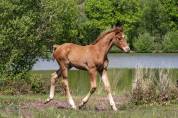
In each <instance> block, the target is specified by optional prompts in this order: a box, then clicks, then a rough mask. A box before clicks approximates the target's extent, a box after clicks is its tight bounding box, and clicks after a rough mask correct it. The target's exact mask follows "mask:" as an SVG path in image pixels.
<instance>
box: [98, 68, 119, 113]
mask: <svg viewBox="0 0 178 118" xmlns="http://www.w3.org/2000/svg"><path fill="white" fill-rule="evenodd" d="M100 75H101V79H102V81H103V83H104V87H105V91H106V92H107V94H108V99H109V103H110V105H111V107H112V109H113V110H114V111H117V108H116V105H115V102H114V100H113V97H112V95H111V88H110V83H109V80H108V75H107V71H106V70H105V69H104V70H103V71H102V72H101V73H100Z"/></svg>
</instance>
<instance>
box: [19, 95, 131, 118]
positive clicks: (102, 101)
mask: <svg viewBox="0 0 178 118" xmlns="http://www.w3.org/2000/svg"><path fill="white" fill-rule="evenodd" d="M113 98H114V101H115V103H116V106H117V107H118V108H119V106H122V105H124V104H127V103H128V101H129V99H130V97H129V95H124V96H114V97H113ZM74 101H75V102H76V105H79V103H80V102H81V99H74ZM49 107H53V108H56V109H71V107H70V105H69V104H68V102H67V100H56V99H54V100H52V101H50V102H49V103H47V104H44V101H39V100H38V101H33V102H29V103H23V104H21V107H20V109H21V113H22V115H23V116H25V117H26V118H28V117H29V118H30V117H31V113H30V110H29V109H31V108H33V109H34V108H35V109H37V110H44V109H46V108H49ZM82 110H96V111H107V110H111V107H110V105H109V102H108V99H107V97H101V96H100V97H94V96H92V98H91V99H90V100H89V102H88V103H87V104H86V106H84V107H83V108H82Z"/></svg>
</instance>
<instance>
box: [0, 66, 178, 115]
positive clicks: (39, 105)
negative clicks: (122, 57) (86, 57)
mask: <svg viewBox="0 0 178 118" xmlns="http://www.w3.org/2000/svg"><path fill="white" fill-rule="evenodd" d="M52 72H53V71H33V72H32V74H36V75H38V76H37V77H39V78H38V79H40V81H44V82H46V83H47V84H50V79H49V78H50V74H51V73H52ZM134 72H135V70H132V69H110V70H109V78H110V83H111V87H112V91H113V95H114V96H115V97H114V98H115V101H116V105H117V107H118V108H119V110H118V111H117V112H114V111H112V110H111V108H110V106H109V104H108V102H107V100H106V96H105V93H104V91H103V87H102V82H101V80H100V79H97V80H98V81H97V85H98V88H97V91H96V93H95V94H94V95H93V96H92V97H91V99H90V100H89V102H88V104H87V105H86V107H84V109H82V110H72V109H70V108H64V109H61V108H57V107H54V106H57V105H58V104H57V103H55V102H54V103H53V104H52V105H47V106H46V107H45V105H43V102H44V100H45V99H46V98H47V97H48V94H28V95H16V96H12V95H0V118H1V117H2V118H21V117H32V118H78V117H80V118H168V117H169V118H177V117H178V100H177V101H173V102H167V103H165V104H164V105H160V104H156V103H155V104H154V103H153V104H149V105H148V104H147V105H134V104H133V103H131V102H130V100H129V96H126V97H123V96H125V95H126V93H127V94H128V93H129V92H128V91H130V89H131V85H132V81H133V78H134ZM170 75H171V76H170V78H171V79H173V81H175V80H176V79H177V76H178V71H177V70H174V69H173V70H171V71H170ZM69 82H70V88H71V92H72V95H73V96H74V100H75V102H76V104H79V103H80V101H81V99H82V98H83V96H85V95H86V93H87V92H88V90H89V87H90V86H89V79H88V76H87V73H86V72H84V71H75V70H72V71H70V73H69ZM58 88H59V86H58ZM48 92H49V90H48ZM56 93H57V94H56V95H55V100H57V101H58V102H59V101H60V102H61V101H62V102H64V103H66V97H64V96H62V94H60V93H59V91H56ZM116 98H118V99H116ZM103 99H104V100H103ZM33 105H35V106H33ZM101 105H104V107H105V109H104V110H103V111H102V110H97V109H96V108H97V107H98V106H101Z"/></svg>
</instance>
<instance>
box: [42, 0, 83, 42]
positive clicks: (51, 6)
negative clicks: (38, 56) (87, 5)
mask: <svg viewBox="0 0 178 118" xmlns="http://www.w3.org/2000/svg"><path fill="white" fill-rule="evenodd" d="M42 5H43V11H42V14H41V18H42V21H43V24H44V25H43V29H44V30H43V31H42V32H43V34H44V39H48V40H52V43H54V42H55V43H64V42H77V40H76V39H77V37H79V29H80V18H79V16H80V13H79V8H78V6H77V2H75V0H43V2H42Z"/></svg>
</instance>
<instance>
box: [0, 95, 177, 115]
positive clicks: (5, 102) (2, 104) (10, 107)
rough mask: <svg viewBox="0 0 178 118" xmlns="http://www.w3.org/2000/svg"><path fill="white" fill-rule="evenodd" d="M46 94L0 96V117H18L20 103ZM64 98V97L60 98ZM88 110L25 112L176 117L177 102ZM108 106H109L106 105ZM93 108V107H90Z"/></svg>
mask: <svg viewBox="0 0 178 118" xmlns="http://www.w3.org/2000/svg"><path fill="white" fill-rule="evenodd" d="M46 97H47V96H41V95H25V96H0V117H4V118H20V117H21V116H22V113H21V109H20V104H22V103H25V102H29V101H35V100H44V99H45V98H46ZM58 97H59V96H58ZM60 99H64V97H62V98H60ZM91 103H92V102H90V104H87V105H88V106H91V109H90V110H72V109H57V108H52V107H49V108H45V109H42V110H39V109H33V108H28V109H26V112H27V113H28V112H29V113H31V117H34V118H78V117H80V118H168V117H169V118H177V117H178V104H168V105H164V106H162V105H157V104H154V105H140V106H136V105H133V104H128V105H125V106H124V107H121V108H120V109H119V111H117V112H114V111H112V110H107V111H99V112H98V111H95V110H94V107H93V106H92V104H91ZM108 107H109V106H108ZM92 108H93V109H92Z"/></svg>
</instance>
